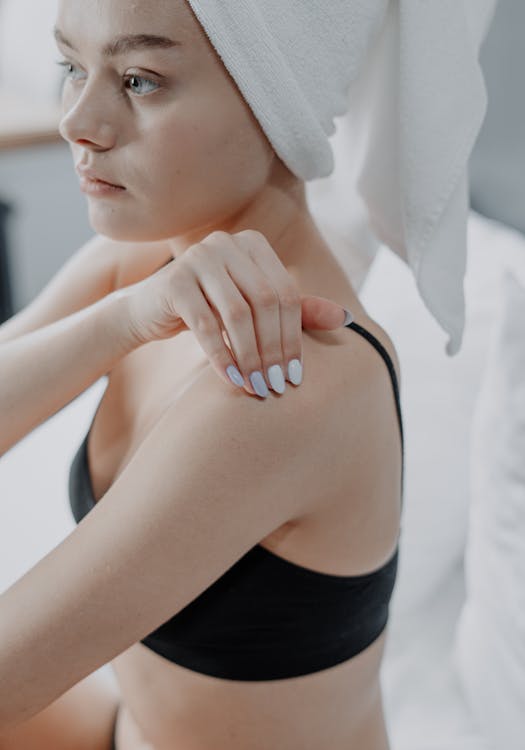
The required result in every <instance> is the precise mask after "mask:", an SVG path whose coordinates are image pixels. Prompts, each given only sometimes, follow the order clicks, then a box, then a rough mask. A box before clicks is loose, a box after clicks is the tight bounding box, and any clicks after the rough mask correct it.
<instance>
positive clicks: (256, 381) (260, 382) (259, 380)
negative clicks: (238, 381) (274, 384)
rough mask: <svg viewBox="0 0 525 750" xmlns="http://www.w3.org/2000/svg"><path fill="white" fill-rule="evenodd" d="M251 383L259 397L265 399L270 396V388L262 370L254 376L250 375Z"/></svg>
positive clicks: (257, 371)
mask: <svg viewBox="0 0 525 750" xmlns="http://www.w3.org/2000/svg"><path fill="white" fill-rule="evenodd" d="M250 383H251V384H252V388H253V390H254V391H255V393H256V394H257V395H258V396H263V398H266V396H268V395H269V393H270V391H269V390H268V386H267V385H266V383H265V381H264V378H263V374H262V372H261V371H260V370H256V371H255V372H252V374H251V375H250Z"/></svg>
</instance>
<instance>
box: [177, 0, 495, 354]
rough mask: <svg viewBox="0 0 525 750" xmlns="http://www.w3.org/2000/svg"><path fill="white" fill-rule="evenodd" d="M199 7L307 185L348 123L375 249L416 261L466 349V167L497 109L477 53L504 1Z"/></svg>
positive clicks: (255, 2) (324, 169) (201, 1)
mask: <svg viewBox="0 0 525 750" xmlns="http://www.w3.org/2000/svg"><path fill="white" fill-rule="evenodd" d="M188 2H189V5H190V6H191V8H192V10H193V12H194V14H195V16H196V18H197V20H198V21H199V23H200V24H201V26H202V28H203V29H204V31H205V32H206V34H207V36H208V38H209V40H210V42H211V44H212V45H213V46H214V48H215V50H216V51H217V53H218V55H219V57H220V58H221V59H222V61H223V63H224V65H225V67H226V68H227V70H228V71H229V73H230V74H231V76H232V78H233V79H234V80H235V82H236V84H237V86H238V88H239V90H240V92H241V94H242V95H243V97H244V99H245V100H246V102H247V103H248V105H249V106H250V108H251V109H252V111H253V113H254V115H255V117H256V118H257V120H258V122H259V123H260V125H261V128H262V129H263V131H264V132H265V134H266V136H267V138H268V140H269V141H270V143H271V144H272V146H273V148H274V150H275V152H276V153H277V155H278V156H279V157H280V158H281V159H282V161H283V162H284V163H285V164H286V166H287V167H288V168H289V169H290V171H291V172H293V173H294V174H295V175H296V176H298V177H299V178H301V179H303V180H305V181H308V180H315V179H318V178H322V177H327V176H328V175H330V174H331V173H332V171H333V170H334V165H335V161H334V152H333V148H332V143H331V140H330V139H331V136H333V135H334V133H335V132H336V123H335V122H334V120H335V118H338V117H343V116H345V120H344V121H342V125H343V128H344V133H345V137H346V134H347V135H348V137H349V138H351V148H350V150H351V153H352V159H351V160H350V161H349V163H348V164H347V165H346V164H345V165H344V169H345V171H346V170H348V175H351V177H352V179H353V180H354V181H355V183H356V185H357V189H358V191H359V194H360V195H361V196H362V199H363V201H364V204H365V205H366V208H367V212H368V217H367V219H368V222H369V228H370V232H371V233H372V234H373V238H374V241H375V242H376V243H377V246H379V242H382V243H384V244H385V245H387V246H388V247H389V248H390V249H391V250H392V251H393V252H395V253H397V254H398V255H399V256H400V257H401V258H403V260H405V262H407V263H408V264H409V265H410V267H411V269H412V271H413V273H414V275H415V278H416V282H417V285H418V290H419V292H420V294H421V297H422V298H423V301H424V302H425V304H426V306H427V307H428V309H429V311H430V312H431V313H432V315H433V316H434V317H435V318H436V320H437V321H438V323H439V324H440V325H441V326H442V327H443V329H444V330H445V331H446V332H447V333H448V334H449V336H450V339H449V342H448V344H447V347H446V351H447V353H448V354H449V355H453V354H456V353H457V352H458V351H459V349H460V346H461V340H462V336H463V329H464V324H465V309H464V307H465V302H464V293H463V278H464V274H465V262H466V261H465V259H466V225H467V214H468V208H469V199H468V179H467V161H468V158H469V156H470V153H471V151H472V147H473V145H474V142H475V139H476V137H477V134H478V132H479V130H480V128H481V124H482V122H483V119H484V116H485V112H486V106H487V97H486V90H485V85H484V81H483V75H482V72H481V68H480V66H479V62H478V56H479V49H480V45H481V42H482V40H483V38H484V36H485V34H486V32H487V29H488V26H489V24H490V22H491V20H492V17H493V13H494V10H495V7H496V3H497V0H310V1H309V0H235V2H233V1H232V2H228V1H227V0H188ZM349 239H351V238H349ZM393 293H395V290H393Z"/></svg>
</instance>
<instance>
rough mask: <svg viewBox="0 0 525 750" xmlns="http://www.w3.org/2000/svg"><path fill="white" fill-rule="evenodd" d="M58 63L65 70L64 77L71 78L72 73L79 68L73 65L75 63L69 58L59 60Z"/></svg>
mask: <svg viewBox="0 0 525 750" xmlns="http://www.w3.org/2000/svg"><path fill="white" fill-rule="evenodd" d="M56 63H57V65H60V67H61V68H63V70H64V78H71V74H72V73H73V71H74V70H78V68H77V67H76V66H75V65H73V63H70V62H68V61H67V60H57V61H56Z"/></svg>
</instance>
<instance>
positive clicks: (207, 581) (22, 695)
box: [0, 368, 333, 726]
mask: <svg viewBox="0 0 525 750" xmlns="http://www.w3.org/2000/svg"><path fill="white" fill-rule="evenodd" d="M321 392H323V393H324V394H325V395H324V396H323V399H324V401H323V402H322V401H321V399H320V397H319V394H320V393H321ZM325 402H327V398H326V389H325V388H322V389H319V383H318V382H315V379H314V375H313V373H311V378H308V375H307V377H306V378H305V383H303V385H302V386H301V387H300V388H293V387H289V388H288V390H287V391H286V393H285V394H283V396H281V397H279V398H278V397H276V396H273V395H271V396H270V397H268V399H267V400H266V401H261V400H259V399H257V398H256V397H249V396H247V395H246V393H245V392H244V391H242V392H241V391H240V390H235V389H233V388H229V387H228V385H227V384H225V383H224V382H223V381H221V380H220V379H218V378H217V376H216V374H215V373H214V371H213V370H212V369H211V368H209V369H206V370H204V371H203V373H201V375H200V376H199V377H198V378H197V379H196V380H195V381H194V382H193V383H192V384H191V386H190V387H189V388H188V389H187V390H186V391H185V392H184V393H183V394H182V395H181V396H179V398H178V399H177V401H176V402H175V403H174V404H173V405H172V406H170V407H169V408H168V409H167V411H166V412H165V413H164V415H163V416H162V417H161V418H160V420H159V421H158V422H157V423H156V425H155V426H154V428H153V429H152V430H151V431H150V432H149V434H148V436H147V437H146V439H145V440H144V441H143V442H142V443H141V445H140V447H139V448H138V449H137V451H136V452H135V454H134V455H133V456H132V458H131V460H130V461H129V463H128V464H127V465H126V466H125V468H124V470H123V471H122V472H121V473H120V474H119V475H118V477H117V478H116V480H115V481H114V483H113V484H112V486H111V487H110V489H109V490H108V491H107V493H106V494H105V495H104V497H103V498H101V500H100V501H99V502H98V503H97V504H96V505H95V507H94V508H93V509H92V511H91V512H90V513H89V514H88V515H87V516H85V517H84V518H83V519H82V521H81V522H80V524H79V525H78V526H77V527H76V528H75V529H74V531H73V532H72V533H71V534H70V535H69V536H68V537H67V538H66V539H65V540H63V541H62V542H61V543H60V544H59V545H58V546H57V547H56V548H55V549H53V550H52V551H51V552H50V553H49V554H48V555H47V556H46V557H44V558H43V559H42V560H41V561H40V562H39V563H38V564H36V565H35V566H34V567H33V568H32V569H31V570H30V571H29V572H28V573H26V575H24V576H23V577H22V578H21V579H20V580H19V581H17V582H16V583H15V584H14V585H13V586H12V587H11V588H10V589H8V590H7V591H6V592H5V593H4V594H3V595H2V597H0V613H1V617H0V621H1V622H2V623H3V624H2V625H1V627H0V630H1V631H2V632H0V673H2V675H3V680H2V682H3V684H4V685H5V687H4V688H3V689H2V688H1V687H0V706H2V705H5V704H4V701H6V700H7V699H8V698H9V702H11V708H9V706H7V707H4V709H2V708H0V726H1V725H2V721H4V722H6V721H8V720H9V717H10V716H12V715H15V714H16V715H18V716H20V714H21V713H23V712H25V713H24V716H23V717H22V719H21V720H23V719H25V718H29V717H30V716H31V715H33V714H34V713H35V712H37V711H39V710H42V709H43V708H44V707H45V706H47V705H48V704H49V703H50V702H52V701H53V700H55V699H56V698H57V697H59V696H60V695H62V694H63V693H64V692H65V691H66V690H67V689H68V688H70V687H72V686H73V685H74V684H76V683H77V682H79V681H80V680H81V679H83V678H84V677H85V676H87V675H88V674H90V673H92V672H94V671H95V670H97V669H98V668H100V667H101V666H102V665H104V664H106V663H107V662H109V661H110V660H112V659H114V658H115V657H116V656H118V655H119V654H120V653H122V652H123V651H124V650H126V649H127V648H129V647H130V646H131V645H132V644H134V643H136V642H138V641H140V640H142V639H143V638H145V637H146V636H147V635H148V634H149V633H150V632H152V631H153V630H155V629H156V628H157V627H159V626H160V625H161V624H162V623H163V622H165V621H166V620H168V619H169V618H170V617H172V616H174V615H175V614H176V613H178V612H179V611H180V610H182V609H183V608H184V607H185V606H186V605H187V604H188V603H189V602H190V601H192V600H193V599H194V598H196V597H197V596H198V595H199V594H201V593H202V592H203V591H204V590H205V589H206V588H207V587H208V586H210V585H211V584H212V583H213V582H214V581H215V580H217V579H218V578H219V577H220V576H221V575H222V574H223V573H225V572H226V570H227V569H228V568H230V567H231V566H232V565H233V564H234V563H235V562H236V561H237V560H238V559H240V558H241V557H242V556H243V555H244V554H245V553H246V552H247V551H248V550H249V549H250V548H251V547H253V546H254V545H255V544H257V543H258V542H259V541H260V540H261V539H263V538H264V537H266V536H268V534H270V533H271V532H272V531H273V530H275V529H276V528H278V527H279V526H281V525H282V524H283V523H286V522H287V521H290V520H292V519H294V518H298V517H300V516H301V515H303V514H304V513H305V512H306V511H307V509H308V508H309V507H311V506H313V505H314V504H315V502H316V501H317V498H318V495H319V493H320V492H321V491H322V484H321V483H322V482H324V481H325V475H326V472H323V469H322V467H320V466H319V463H320V459H319V451H318V450H317V448H318V445H319V441H325V440H332V441H333V438H332V437H331V435H330V425H331V419H330V416H329V414H328V413H326V418H323V417H324V416H325V414H324V413H323V408H324V407H323V405H322V404H323V403H325ZM321 455H323V454H322V452H321ZM4 692H5V693H6V695H4ZM15 701H18V702H19V703H18V704H17V705H18V708H17V709H16V708H15V709H13V705H14V703H13V702H15ZM2 710H3V711H4V714H3V715H2ZM6 711H7V714H6V713H5V712H6Z"/></svg>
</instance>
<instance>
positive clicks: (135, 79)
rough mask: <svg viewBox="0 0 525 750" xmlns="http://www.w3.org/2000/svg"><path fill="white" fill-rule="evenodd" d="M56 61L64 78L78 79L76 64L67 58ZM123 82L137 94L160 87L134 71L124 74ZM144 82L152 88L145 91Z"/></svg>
mask: <svg viewBox="0 0 525 750" xmlns="http://www.w3.org/2000/svg"><path fill="white" fill-rule="evenodd" d="M56 62H57V65H59V66H60V67H61V68H63V69H64V78H65V79H71V80H78V77H77V76H75V75H74V72H75V71H78V68H77V67H76V65H73V63H71V62H69V61H68V60H57V61H56ZM124 83H125V85H127V84H129V86H130V90H131V91H132V92H133V93H134V94H136V95H137V96H144V94H149V93H151V92H152V91H155V90H156V89H158V88H160V86H159V84H158V83H156V82H155V81H153V80H151V78H145V77H144V76H139V75H136V74H135V73H133V74H131V75H127V76H124ZM144 83H145V84H149V85H150V86H152V87H153V88H150V89H149V90H146V91H145V90H144V88H143V84H144Z"/></svg>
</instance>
